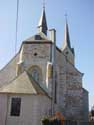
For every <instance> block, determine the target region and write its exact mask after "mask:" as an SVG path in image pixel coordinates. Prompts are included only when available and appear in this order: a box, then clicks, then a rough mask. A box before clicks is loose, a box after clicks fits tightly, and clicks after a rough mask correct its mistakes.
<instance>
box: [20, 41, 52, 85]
mask: <svg viewBox="0 0 94 125" xmlns="http://www.w3.org/2000/svg"><path fill="white" fill-rule="evenodd" d="M21 54H22V56H21V55H20V60H21V61H23V63H24V69H25V70H27V71H28V70H29V68H30V67H32V66H39V67H40V69H41V70H42V78H43V80H42V83H43V84H45V83H46V70H47V62H49V61H50V58H51V44H41V43H40V44H23V49H22V52H21ZM20 60H19V62H20Z"/></svg>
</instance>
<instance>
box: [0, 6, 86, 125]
mask: <svg viewBox="0 0 94 125" xmlns="http://www.w3.org/2000/svg"><path fill="white" fill-rule="evenodd" d="M37 30H38V32H37V33H36V34H35V35H34V36H31V37H30V38H28V39H26V40H24V41H23V42H22V44H21V47H20V50H19V52H18V53H17V54H16V55H15V56H14V57H13V58H12V59H11V60H10V61H9V63H8V64H6V65H5V67H4V68H3V69H1V70H0V125H41V119H42V118H43V117H47V116H51V115H52V114H54V113H55V112H60V113H61V114H62V115H63V116H64V118H65V119H71V120H81V121H88V91H87V90H86V89H85V88H83V84H82V79H83V73H81V72H80V71H79V70H78V69H77V68H76V67H75V51H74V48H72V47H71V41H70V35H69V27H68V22H67V21H66V23H65V31H64V41H63V43H62V45H63V46H62V48H58V47H57V45H56V30H55V29H50V30H49V31H48V26H47V20H46V12H45V8H43V9H42V14H41V17H40V20H39V24H38V27H37ZM48 32H49V35H48ZM62 36H63V34H62ZM62 36H61V37H62Z"/></svg>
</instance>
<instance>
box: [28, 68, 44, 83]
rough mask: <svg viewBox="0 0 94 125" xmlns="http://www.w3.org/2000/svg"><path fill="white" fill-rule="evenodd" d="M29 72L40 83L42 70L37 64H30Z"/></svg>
mask: <svg viewBox="0 0 94 125" xmlns="http://www.w3.org/2000/svg"><path fill="white" fill-rule="evenodd" d="M29 74H30V75H31V76H32V77H33V79H34V80H35V81H36V82H38V83H40V82H41V81H42V72H41V69H40V68H39V67H38V66H32V67H31V68H30V69H29Z"/></svg>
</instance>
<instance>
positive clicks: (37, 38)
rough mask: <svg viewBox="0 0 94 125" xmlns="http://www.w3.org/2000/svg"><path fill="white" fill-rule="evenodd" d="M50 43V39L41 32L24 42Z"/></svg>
mask: <svg viewBox="0 0 94 125" xmlns="http://www.w3.org/2000/svg"><path fill="white" fill-rule="evenodd" d="M40 40H41V41H43V42H44V41H50V39H49V38H48V37H47V36H46V35H45V34H44V33H43V32H39V33H37V34H35V35H34V36H32V37H30V38H28V39H26V40H24V41H27V42H32V41H35V42H36V41H40Z"/></svg>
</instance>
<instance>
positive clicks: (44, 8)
mask: <svg viewBox="0 0 94 125" xmlns="http://www.w3.org/2000/svg"><path fill="white" fill-rule="evenodd" d="M45 4H46V3H45V0H43V8H44V9H45Z"/></svg>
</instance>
